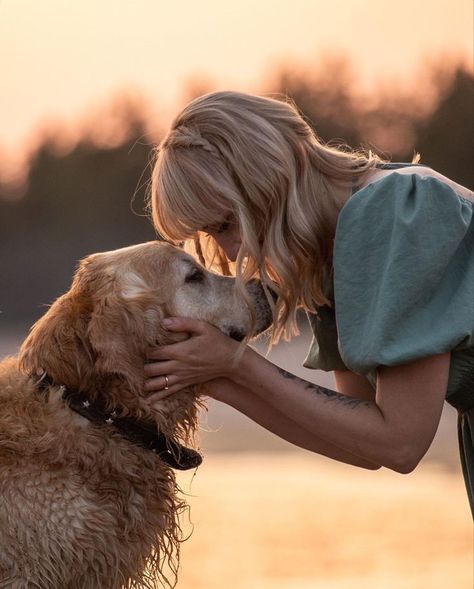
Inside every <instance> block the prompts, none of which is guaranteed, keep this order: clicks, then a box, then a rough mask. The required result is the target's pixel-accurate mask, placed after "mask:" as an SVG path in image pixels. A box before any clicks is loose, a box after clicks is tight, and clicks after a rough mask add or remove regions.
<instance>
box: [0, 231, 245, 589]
mask: <svg viewBox="0 0 474 589" xmlns="http://www.w3.org/2000/svg"><path fill="white" fill-rule="evenodd" d="M193 263H194V262H192V260H191V258H190V257H189V256H187V255H186V254H184V252H182V251H180V250H177V249H176V248H173V247H171V246H169V245H166V244H159V243H157V242H150V243H148V244H142V245H139V246H134V247H131V248H124V249H123V250H117V251H115V252H109V253H105V254H95V255H93V256H90V257H89V258H87V259H86V260H85V261H83V262H82V264H81V265H80V267H79V270H78V272H77V274H76V276H75V278H74V281H73V284H72V286H71V289H70V290H69V292H67V293H66V294H65V295H63V296H62V297H60V298H59V299H58V300H57V301H56V302H55V303H54V304H53V305H52V306H51V308H50V309H49V310H48V312H47V313H46V314H45V315H44V317H42V318H41V319H40V320H39V321H38V322H37V323H36V324H35V326H34V327H33V329H32V330H31V332H30V334H29V336H28V337H27V339H26V340H25V342H24V343H23V345H22V347H21V350H20V354H19V356H18V357H12V358H8V359H6V360H4V361H3V362H2V363H1V364H0V497H1V498H2V501H1V503H0V587H2V588H3V587H9V588H12V589H23V588H25V589H26V588H28V589H30V588H35V589H53V588H54V589H99V588H100V589H116V588H119V587H127V588H138V587H150V588H154V587H157V586H158V579H161V581H162V582H163V583H165V584H169V585H173V584H174V583H175V581H176V570H177V565H178V557H179V543H180V539H181V535H180V526H179V517H178V516H179V514H180V513H181V512H182V510H183V509H184V508H185V504H184V502H183V501H182V499H181V498H180V497H179V495H178V489H177V486H176V480H175V474H174V471H173V470H172V469H171V468H170V467H169V466H167V465H166V464H165V463H164V462H162V461H161V460H160V459H159V457H158V456H157V455H156V454H154V453H153V452H151V451H148V450H145V449H142V448H140V447H139V446H137V445H134V444H132V443H130V442H128V441H127V440H125V439H124V438H122V437H121V436H120V435H119V434H118V433H115V432H114V431H113V428H110V427H108V426H106V427H102V426H97V425H93V424H92V423H91V422H89V421H88V420H86V419H84V418H82V417H81V416H79V415H78V414H76V413H75V412H73V411H72V410H71V409H70V408H69V407H67V405H66V404H65V402H64V401H63V399H62V396H61V391H60V390H59V387H58V386H52V387H50V388H49V390H48V392H47V394H41V393H40V392H39V391H38V389H37V388H36V385H35V381H36V379H37V377H36V376H35V375H36V373H37V371H38V370H39V369H44V370H46V371H47V372H48V374H50V375H51V377H52V378H53V380H54V382H55V383H58V385H59V384H62V385H66V386H67V387H68V388H70V389H74V390H79V391H83V392H85V393H87V395H88V396H89V397H90V398H94V397H101V398H103V399H105V401H106V402H107V404H108V405H109V406H110V407H112V406H113V407H118V408H120V410H121V411H122V413H123V414H132V415H134V416H138V417H152V418H153V419H154V420H155V421H156V424H157V426H158V427H159V428H160V430H161V431H163V432H164V433H166V434H167V435H168V436H171V437H173V438H174V439H177V440H179V441H180V442H182V443H185V444H190V443H192V439H193V433H194V431H195V429H196V425H197V409H198V405H199V401H198V396H197V394H196V392H197V391H194V392H193V391H191V392H190V391H187V392H182V393H178V394H176V395H173V396H172V397H171V398H168V399H166V400H163V401H161V402H157V403H156V404H155V405H154V406H150V405H149V404H147V403H146V402H145V401H144V399H143V397H142V391H143V384H144V370H143V363H144V361H145V358H146V351H147V348H148V347H149V346H152V345H156V344H164V343H168V342H170V341H172V340H173V337H176V336H173V334H171V333H169V332H166V331H164V330H163V329H162V327H161V324H160V319H161V318H162V317H163V316H164V315H166V314H173V313H175V312H177V311H181V312H182V309H183V305H184V306H186V308H188V309H189V313H188V314H189V316H195V317H197V318H202V319H204V320H207V321H210V322H212V323H214V324H215V325H216V326H217V327H222V328H224V327H225V326H221V325H219V316H222V315H226V316H227V319H226V320H227V321H228V316H229V314H230V316H231V318H232V314H234V315H235V317H236V321H237V322H238V315H239V313H240V315H242V316H243V315H244V313H243V312H242V311H241V310H239V306H238V304H236V303H235V304H234V303H232V304H233V308H232V309H229V308H227V309H226V308H225V305H229V304H230V303H228V302H224V303H220V302H219V301H221V300H224V301H225V300H226V299H227V301H228V300H229V298H230V299H232V297H229V296H227V297H226V296H216V292H219V290H220V289H224V290H227V291H228V289H229V288H230V286H231V285H229V283H227V282H226V283H222V281H226V280H230V279H227V278H223V277H217V276H215V277H214V276H212V278H210V279H209V280H211V284H212V285H211V287H209V288H210V289H211V291H212V292H211V295H210V300H212V301H215V303H213V304H207V306H205V307H203V306H202V305H203V303H202V299H203V297H202V295H201V296H196V295H195V294H193V292H195V291H193V290H192V288H193V285H192V284H191V285H188V284H186V281H185V279H184V276H185V273H186V272H188V270H189V268H190V267H191V265H192V264H193ZM206 275H207V273H206ZM229 292H230V291H229ZM223 294H225V293H223ZM227 294H229V293H228V292H227ZM205 298H206V297H205ZM222 305H224V307H223V308H221V307H222ZM248 321H249V320H248V318H247V316H246V318H245V321H244V323H245V322H247V323H248ZM240 327H241V328H242V329H244V328H246V325H242V326H240ZM32 375H33V376H32ZM165 565H166V566H167V567H168V568H166V570H167V571H168V572H167V573H164V570H165V569H164V567H165ZM164 574H166V575H167V577H165V576H164Z"/></svg>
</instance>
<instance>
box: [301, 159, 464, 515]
mask: <svg viewBox="0 0 474 589" xmlns="http://www.w3.org/2000/svg"><path fill="white" fill-rule="evenodd" d="M407 165H410V164H385V165H383V166H381V167H383V168H386V169H393V170H396V169H397V168H400V167H405V166H407ZM473 208H474V203H473V202H471V201H470V200H468V199H466V198H463V197H462V196H460V195H458V194H457V193H456V192H455V191H454V190H453V189H452V188H451V187H450V186H449V185H448V184H446V183H444V182H442V181H440V180H438V179H436V178H435V177H433V176H421V175H419V174H417V173H416V169H414V170H413V173H411V174H400V173H397V172H396V171H394V172H392V173H391V174H388V175H386V176H384V177H383V178H382V179H380V180H376V181H375V182H373V183H372V184H369V185H367V186H365V187H364V188H362V189H360V190H357V191H356V192H354V193H353V195H352V196H351V198H350V199H349V200H348V201H347V203H346V204H345V205H344V207H343V208H342V210H341V212H340V214H339V218H338V223H337V229H336V236H335V240H334V256H333V277H332V279H331V280H329V281H328V285H327V292H326V294H327V295H328V297H329V299H330V300H332V301H334V305H333V307H329V306H324V307H319V308H318V310H317V314H315V315H310V316H309V319H310V323H311V326H312V329H313V333H314V337H313V341H312V344H311V347H310V350H309V352H308V356H307V358H306V360H305V362H304V365H305V366H306V367H307V368H318V369H321V370H351V371H353V372H356V373H358V374H362V375H364V376H366V378H367V379H368V380H369V381H370V382H371V384H372V386H374V387H375V378H376V369H377V367H378V366H394V365H397V364H403V363H405V362H410V361H412V360H416V359H420V358H424V357H427V356H432V355H435V354H440V353H443V352H448V351H451V364H450V370H449V382H448V387H447V391H446V400H447V401H448V403H450V404H452V405H453V406H454V407H456V409H457V410H458V412H459V419H458V433H459V445H460V454H461V463H462V468H463V474H464V479H465V481H466V487H467V491H468V496H469V502H470V505H471V510H472V511H473V513H474V213H473Z"/></svg>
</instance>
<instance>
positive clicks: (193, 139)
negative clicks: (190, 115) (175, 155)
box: [161, 125, 219, 156]
mask: <svg viewBox="0 0 474 589" xmlns="http://www.w3.org/2000/svg"><path fill="white" fill-rule="evenodd" d="M161 146H162V147H176V148H185V147H201V148H202V149H204V150H205V151H207V152H209V153H212V154H213V155H215V156H219V152H218V150H217V149H216V148H215V147H214V145H212V144H211V143H209V141H208V140H207V139H205V138H204V137H203V136H202V135H201V134H200V133H199V132H198V131H196V130H195V129H191V128H189V127H185V126H184V125H180V126H179V127H175V128H174V129H173V131H172V132H171V133H169V134H168V136H167V137H166V139H165V140H164V141H163V143H162V144H161Z"/></svg>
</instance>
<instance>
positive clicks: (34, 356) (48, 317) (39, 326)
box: [19, 292, 94, 388]
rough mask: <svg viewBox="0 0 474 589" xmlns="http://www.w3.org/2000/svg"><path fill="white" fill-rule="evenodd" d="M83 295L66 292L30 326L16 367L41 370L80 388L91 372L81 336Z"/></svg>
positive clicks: (90, 359)
mask: <svg viewBox="0 0 474 589" xmlns="http://www.w3.org/2000/svg"><path fill="white" fill-rule="evenodd" d="M89 313H90V304H89V300H88V299H87V297H83V296H74V297H73V296H71V293H70V292H69V293H67V294H65V295H63V296H62V297H60V298H59V299H57V300H56V301H55V302H54V303H53V305H52V306H51V307H50V309H49V310H48V312H47V313H46V314H45V315H44V316H43V317H41V319H39V320H38V321H37V322H36V323H35V324H34V326H33V327H32V329H31V331H30V333H29V335H28V336H27V338H26V339H25V341H24V342H23V345H22V346H21V348H20V354H19V359H20V367H21V368H22V370H24V371H25V372H27V373H28V374H31V375H33V376H35V375H40V374H41V371H43V370H45V371H46V372H47V373H48V374H49V375H50V376H51V377H52V378H53V380H54V381H55V382H58V383H61V384H65V385H67V386H69V387H74V388H80V385H81V383H82V382H86V381H87V378H88V376H89V375H90V374H91V371H92V367H93V364H94V358H93V354H92V350H91V348H90V346H89V345H88V342H87V339H86V337H85V331H86V326H87V323H88V318H89Z"/></svg>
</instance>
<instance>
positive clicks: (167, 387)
mask: <svg viewBox="0 0 474 589" xmlns="http://www.w3.org/2000/svg"><path fill="white" fill-rule="evenodd" d="M164 376H165V386H164V389H163V390H164V391H167V390H168V389H169V388H170V381H169V379H168V377H167V376H166V374H165V375H164Z"/></svg>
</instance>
